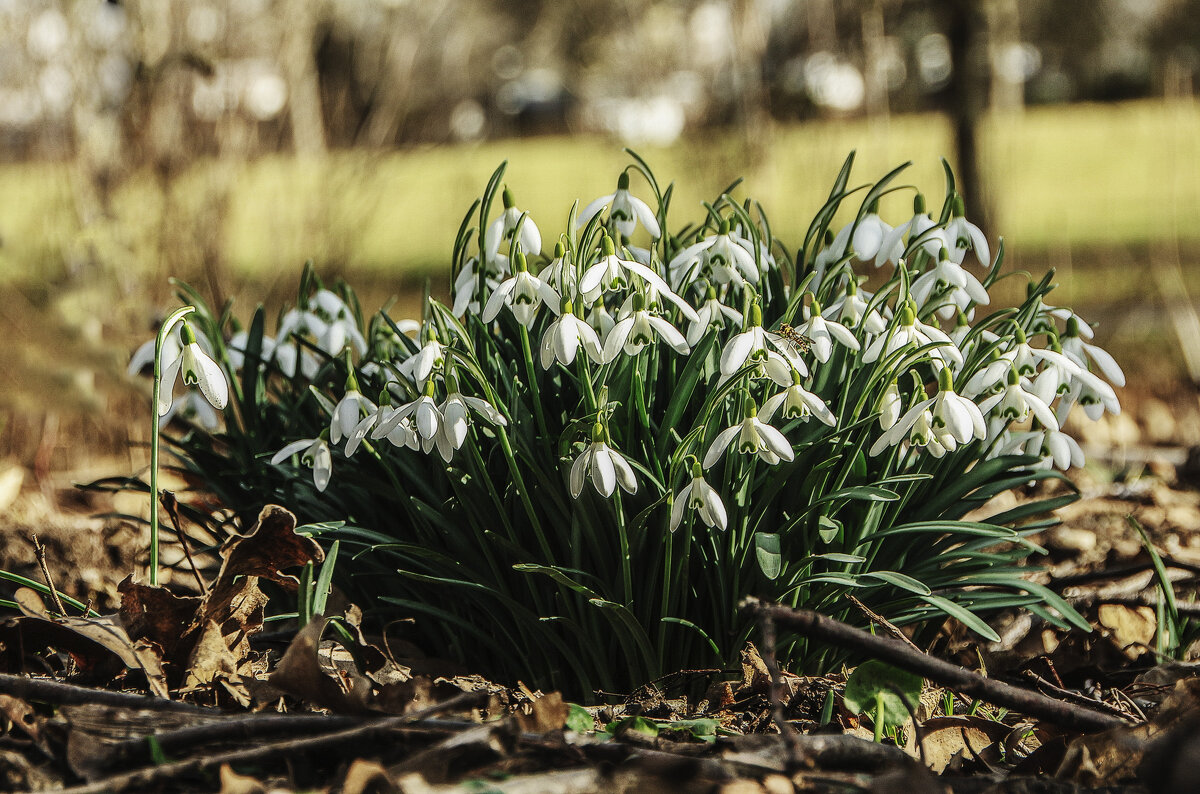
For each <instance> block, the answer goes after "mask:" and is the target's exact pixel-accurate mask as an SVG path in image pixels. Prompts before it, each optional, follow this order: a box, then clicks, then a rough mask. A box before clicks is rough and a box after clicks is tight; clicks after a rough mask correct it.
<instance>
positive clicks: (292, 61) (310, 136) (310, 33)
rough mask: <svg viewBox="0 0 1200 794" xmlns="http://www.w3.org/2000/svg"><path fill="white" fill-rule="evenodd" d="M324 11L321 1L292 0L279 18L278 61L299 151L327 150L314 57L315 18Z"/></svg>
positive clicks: (307, 153)
mask: <svg viewBox="0 0 1200 794" xmlns="http://www.w3.org/2000/svg"><path fill="white" fill-rule="evenodd" d="M325 13H326V11H325V4H324V3H318V4H314V3H313V2H311V0H291V2H289V3H288V4H287V5H286V6H285V11H284V15H283V18H282V19H281V20H280V22H281V24H283V26H284V34H283V51H282V52H281V53H280V56H281V57H280V65H281V66H282V67H283V70H284V73H285V75H286V79H287V84H288V93H289V97H288V113H289V119H290V121H291V123H292V144H293V146H294V148H295V150H296V154H300V155H322V154H324V153H325V151H326V144H325V119H324V115H323V114H322V111H321V86H320V84H319V83H318V82H317V59H316V41H317V39H316V32H317V22H318V21H319V19H320V18H321V16H322V15H324V14H325Z"/></svg>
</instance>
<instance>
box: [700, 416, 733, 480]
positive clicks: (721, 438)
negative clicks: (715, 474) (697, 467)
mask: <svg viewBox="0 0 1200 794" xmlns="http://www.w3.org/2000/svg"><path fill="white" fill-rule="evenodd" d="M741 430H742V426H741V425H740V424H737V425H734V426H733V427H727V428H725V429H724V430H722V431H721V432H720V433H718V434H717V437H716V438H715V439H713V442H712V444H711V445H710V446H709V448H708V452H706V453H704V461H703V462H702V463H701V465H702V466H703V467H704V468H706V469H708V468H711V467H712V466H713V465H714V464H716V462H717V461H719V460H720V459H721V456H722V455H723V454H725V449H726V448H727V447H728V446H729V442H730V441H733V437H734V436H736V435H737V434H738V433H739V432H741Z"/></svg>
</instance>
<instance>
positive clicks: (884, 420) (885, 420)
mask: <svg viewBox="0 0 1200 794" xmlns="http://www.w3.org/2000/svg"><path fill="white" fill-rule="evenodd" d="M903 407H904V400H903V399H901V397H900V386H899V385H898V384H897V383H896V379H895V378H892V381H891V382H890V383H889V384H888V385H887V388H886V389H884V390H883V394H881V395H879V401H878V402H877V403H875V410H876V411H878V412H879V426H880V427H881V428H882V429H884V430H890V429H891V428H892V427H894V426H895V425H896V422H898V421H899V420H900V411H901V409H902V408H903Z"/></svg>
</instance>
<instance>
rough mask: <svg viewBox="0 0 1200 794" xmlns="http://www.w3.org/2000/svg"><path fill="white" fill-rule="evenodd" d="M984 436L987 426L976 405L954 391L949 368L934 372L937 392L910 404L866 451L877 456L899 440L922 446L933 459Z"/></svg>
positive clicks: (895, 444)
mask: <svg viewBox="0 0 1200 794" xmlns="http://www.w3.org/2000/svg"><path fill="white" fill-rule="evenodd" d="M986 436H987V425H986V424H985V423H984V421H983V413H982V412H981V411H980V410H979V406H977V405H976V404H975V403H973V402H971V401H970V400H968V399H967V398H965V397H962V396H960V395H958V394H955V392H954V380H953V375H952V373H951V371H950V368H949V367H943V368H942V370H941V372H940V373H939V374H938V393H937V394H936V395H934V396H933V397H930V398H928V399H926V400H922V401H921V402H919V403H917V404H916V405H914V406H913V407H912V408H910V409H909V410H908V412H907V413H905V414H904V416H902V417H901V418H900V419H899V421H897V422H896V424H894V425H892V426H891V428H889V429H888V430H887V432H885V433H884V434H883V435H881V436H880V437H879V438H878V439H877V440H876V441H875V443H874V444H872V445H871V449H870V454H871V455H878V454H879V453H880V452H883V451H884V450H885V449H887V448H888V447H894V446H897V445H898V444H899V443H900V442H901V441H905V440H907V441H908V443H910V444H912V445H913V446H917V447H925V448H926V450H927V451H928V452H929V453H930V454H931V455H933V456H934V457H935V458H940V457H941V456H942V455H944V454H945V453H947V452H953V451H954V450H955V449H956V448H957V447H958V445H959V444H966V443H968V442H969V441H971V439H974V438H978V439H982V438H985V437H986Z"/></svg>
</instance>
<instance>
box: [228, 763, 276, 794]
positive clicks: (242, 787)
mask: <svg viewBox="0 0 1200 794" xmlns="http://www.w3.org/2000/svg"><path fill="white" fill-rule="evenodd" d="M220 794H267V788H266V786H264V785H263V784H262V783H259V782H258V781H257V780H255V779H254V778H252V777H250V776H249V775H239V774H238V773H237V772H234V771H233V768H232V767H231V766H229V764H221V791H220Z"/></svg>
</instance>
